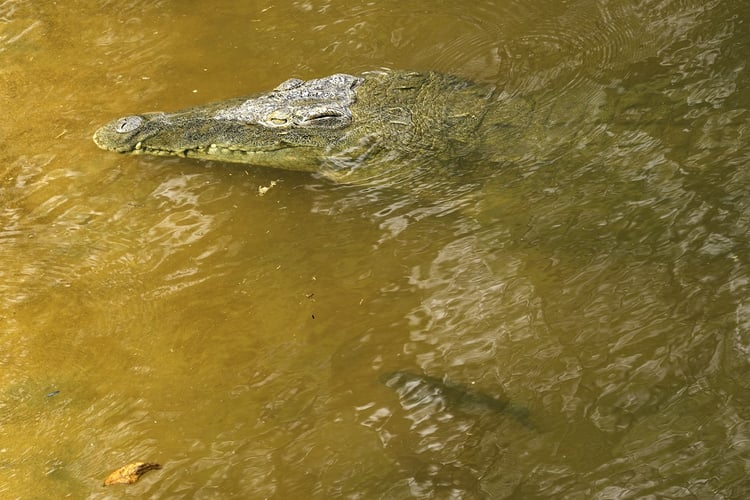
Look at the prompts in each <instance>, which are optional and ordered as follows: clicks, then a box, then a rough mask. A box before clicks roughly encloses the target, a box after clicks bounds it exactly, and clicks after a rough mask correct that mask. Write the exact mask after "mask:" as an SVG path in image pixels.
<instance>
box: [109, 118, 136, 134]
mask: <svg viewBox="0 0 750 500" xmlns="http://www.w3.org/2000/svg"><path fill="white" fill-rule="evenodd" d="M142 123H143V118H141V117H140V116H126V117H125V118H120V119H119V120H117V124H116V125H115V130H116V131H117V132H118V133H120V134H125V133H127V132H132V131H133V130H135V129H137V128H138V127H140V126H141V124H142Z"/></svg>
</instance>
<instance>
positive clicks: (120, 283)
mask: <svg viewBox="0 0 750 500" xmlns="http://www.w3.org/2000/svg"><path fill="white" fill-rule="evenodd" d="M238 3H241V5H239V6H238V5H237V4H238ZM749 12H750V9H748V8H747V5H745V2H729V1H723V2H722V1H709V2H706V1H690V0H686V1H677V0H662V1H657V0H654V1H642V2H636V3H634V2H626V1H622V0H621V1H600V2H596V1H591V0H590V1H581V2H559V1H541V0H537V1H523V2H520V1H519V2H513V1H502V2H477V1H472V2H421V3H414V2H377V3H371V2H350V1H347V2H344V1H328V2H319V1H307V2H304V1H303V2H291V3H282V2H263V1H257V2H190V1H179V2H178V1H161V2H159V1H149V2H136V1H130V2H128V1H119V2H105V1H102V2H93V1H89V2H83V1H67V2H41V1H31V2H29V1H12V0H6V1H4V2H0V60H1V61H2V64H1V65H0V102H2V106H3V110H4V113H3V116H4V118H3V120H2V121H0V145H2V149H0V261H1V262H2V267H0V436H2V439H1V440H0V496H2V497H3V498H61V497H63V496H65V495H69V496H70V497H72V498H117V497H120V496H131V495H134V496H138V497H147V498H167V497H190V498H333V497H351V498H408V497H424V498H427V497H435V498H483V497H484V498H506V497H512V498H535V497H553V498H634V497H644V496H645V497H647V496H651V497H654V498H663V497H669V498H683V497H688V498H693V497H694V498H743V497H745V496H747V495H748V494H750V480H749V479H748V477H750V424H749V423H748V421H749V419H750V333H749V331H748V329H749V328H750V302H749V300H748V296H750V295H749V293H748V288H749V287H750V284H749V279H750V252H748V244H749V242H748V234H749V232H750V231H749V230H750V197H749V195H750V192H749V189H748V186H750V174H748V171H750V170H748V167H749V165H748V164H749V163H750V141H749V140H748V138H749V136H750V114H749V113H748V108H749V107H750V93H749V91H748V88H750V85H749V84H750V74H749V71H750V70H748V66H747V65H748V62H747V61H748V59H749V58H748V56H749V55H750V30H748V23H749V21H750V18H749V17H748V13H749ZM380 67H387V68H399V69H415V70H428V69H429V70H438V71H443V72H449V73H454V74H457V75H461V76H463V77H466V78H469V79H473V80H476V81H479V82H482V83H486V84H494V85H497V86H498V88H502V89H504V90H505V91H506V92H508V93H509V94H515V95H518V96H524V98H527V99H529V101H530V102H533V103H534V107H533V111H531V113H530V114H531V115H532V117H531V118H530V123H531V122H533V124H534V125H533V126H530V129H529V134H534V135H533V136H532V135H529V136H527V137H526V139H527V140H526V142H525V143H524V147H523V148H519V147H517V146H518V144H515V145H504V144H498V152H499V153H503V152H507V151H512V152H513V154H512V158H511V159H508V157H507V155H505V160H504V161H503V162H502V163H499V164H498V163H495V162H494V161H493V160H494V158H490V157H488V158H485V159H479V160H472V161H462V162H460V163H459V162H458V161H457V164H456V170H457V171H460V172H461V175H460V176H446V175H445V174H444V171H442V173H436V174H435V175H434V176H433V175H422V176H421V177H419V179H418V180H417V181H415V182H416V183H411V182H410V183H405V182H398V181H397V180H394V182H393V183H392V184H390V185H389V184H387V183H379V184H378V185H376V186H372V185H361V186H351V185H340V184H339V185H337V184H335V183H332V182H330V181H327V180H325V179H322V178H320V177H316V176H314V175H307V174H302V173H294V172H284V171H273V170H268V169H260V168H253V167H241V166H239V167H238V166H237V165H226V164H219V163H201V162H191V161H187V160H180V159H163V158H142V157H121V156H117V155H114V154H111V153H106V152H104V151H101V150H98V149H97V148H96V147H95V146H94V144H93V143H92V141H91V134H92V133H93V131H94V130H95V129H96V127H98V126H99V125H101V124H103V123H105V122H106V121H108V120H110V119H111V118H114V117H116V116H120V115H124V114H129V113H132V112H141V111H147V110H157V109H161V110H174V109H177V108H180V107H185V106H188V105H192V104H198V103H202V102H207V101H211V100H216V99H221V98H225V97H230V96H235V95H243V94H248V93H252V92H256V91H262V90H267V89H269V88H271V87H273V86H275V85H276V84H278V83H279V82H281V81H283V80H284V79H286V78H289V77H292V76H295V77H301V78H312V77H319V76H323V75H327V74H331V73H334V72H352V73H356V72H361V71H365V70H370V69H376V68H380ZM530 137H531V138H532V140H529V138H530ZM513 147H515V149H511V148H513ZM500 156H503V155H502V154H501V155H500ZM413 167H414V168H417V167H420V168H422V169H424V170H423V171H425V172H428V173H429V172H430V170H429V165H424V164H423V163H420V160H419V158H415V159H414V165H413ZM272 181H276V185H275V186H274V187H272V188H271V189H270V190H269V191H268V192H267V193H266V194H265V195H263V196H260V195H259V191H258V188H259V187H263V186H269V185H270V184H271V182H272ZM417 184H418V185H417ZM415 187H418V188H419V189H418V192H419V195H415V194H414V191H415V190H414V188H415ZM393 371H406V372H409V373H412V374H425V375H428V376H430V377H434V378H435V379H445V380H447V381H449V383H450V384H451V387H459V388H460V387H464V388H466V389H467V393H470V394H473V395H475V396H476V395H479V396H476V397H475V398H474V399H473V400H470V401H469V400H466V399H465V398H464V399H461V398H459V399H455V398H453V399H452V398H451V397H448V396H449V395H445V394H441V393H440V391H439V390H433V391H432V392H429V391H427V392H425V391H422V392H420V393H419V394H417V395H416V397H415V393H414V392H413V391H411V388H410V387H406V386H404V387H398V386H397V387H388V386H387V385H385V384H383V383H382V380H383V378H384V377H387V374H388V373H390V372H393ZM431 380H432V379H431ZM389 385H393V384H389ZM438 389H439V388H438ZM58 391H59V392H58ZM410 391H411V392H410ZM482 396H485V397H490V398H491V399H496V400H509V401H511V402H512V404H513V405H517V407H519V408H524V409H527V410H528V412H529V421H530V422H531V424H530V425H524V423H523V422H521V421H520V420H519V419H518V418H514V417H513V415H510V414H508V412H503V411H495V410H493V409H492V405H488V404H472V401H479V402H480V403H482V401H485V402H486V401H488V400H486V399H482ZM483 409H484V410H483ZM136 460H145V461H152V462H159V463H160V464H162V466H163V469H162V470H160V471H156V472H150V473H148V474H147V475H146V476H144V477H143V479H141V480H140V481H139V482H138V483H136V484H134V485H130V486H112V487H108V488H104V487H103V486H101V484H102V480H103V479H104V477H105V476H106V475H107V474H108V473H109V472H110V471H112V470H114V469H116V468H118V467H120V466H122V465H124V464H126V463H128V462H132V461H136Z"/></svg>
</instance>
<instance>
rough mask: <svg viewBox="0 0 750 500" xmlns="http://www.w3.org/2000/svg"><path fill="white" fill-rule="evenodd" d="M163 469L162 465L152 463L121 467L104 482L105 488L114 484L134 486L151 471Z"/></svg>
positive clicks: (135, 463)
mask: <svg viewBox="0 0 750 500" xmlns="http://www.w3.org/2000/svg"><path fill="white" fill-rule="evenodd" d="M157 469H161V465H159V464H155V463H150V462H133V463H132V464H128V465H126V466H124V467H120V468H119V469H117V470H116V471H114V472H113V473H112V474H110V475H109V476H107V479H105V480H104V486H110V485H112V484H133V483H134V482H136V481H138V480H139V479H140V478H141V476H142V475H144V474H145V473H146V472H148V471H150V470H157Z"/></svg>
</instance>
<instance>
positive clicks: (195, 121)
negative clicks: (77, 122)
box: [94, 71, 528, 179]
mask: <svg viewBox="0 0 750 500" xmlns="http://www.w3.org/2000/svg"><path fill="white" fill-rule="evenodd" d="M505 97H507V96H505ZM505 97H504V96H502V95H501V96H498V95H497V92H496V90H495V89H494V88H493V87H489V86H483V85H479V84H475V83H472V82H469V81H466V80H462V79H460V78H457V77H454V76H450V75H444V74H440V73H433V72H429V73H415V72H401V71H383V72H368V73H364V74H362V75H359V76H353V75H347V74H335V75H332V76H328V77H325V78H319V79H313V80H308V81H302V80H298V79H290V80H287V81H285V82H284V83H282V84H281V85H279V86H278V87H276V88H275V89H274V90H272V91H270V92H266V93H261V94H257V95H253V96H246V97H238V98H233V99H228V100H225V101H220V102H216V103H211V104H207V105H203V106H196V107H192V108H188V109H184V110H181V111H177V112H174V113H144V114H139V115H132V116H127V117H124V118H120V119H117V120H114V121H112V122H110V123H109V124H107V125H105V126H103V127H101V128H100V129H99V130H97V131H96V133H95V134H94V141H95V142H96V144H97V145H98V146H99V147H101V148H103V149H107V150H110V151H115V152H118V153H132V154H153V155H173V156H182V157H187V158H201V159H208V160H218V161H227V162H235V163H246V164H252V165H256V166H267V167H275V168H283V169H289V170H302V171H311V172H321V173H323V174H326V175H328V176H329V177H332V178H336V179H341V178H349V177H350V176H351V177H356V176H352V175H351V174H352V173H353V172H355V171H359V170H362V167H371V166H374V165H392V164H394V163H395V162H396V161H398V160H405V159H406V160H408V159H412V158H422V159H427V160H438V161H440V160H443V161H453V160H456V159H458V158H461V157H464V156H467V155H470V154H473V153H475V152H476V151H478V150H481V149H482V148H483V147H485V146H487V143H488V140H489V142H497V135H498V133H500V134H507V132H508V131H511V132H512V131H515V129H517V128H519V127H523V126H525V124H526V123H527V121H528V120H527V117H524V116H522V115H523V112H522V111H519V110H518V109H525V108H523V107H522V108H518V102H520V101H519V100H517V99H515V98H510V99H507V100H508V101H509V102H510V101H512V103H511V104H510V105H509V104H508V103H506V102H504V101H505V100H506V99H505ZM498 111H499V112H498ZM368 170H369V168H368Z"/></svg>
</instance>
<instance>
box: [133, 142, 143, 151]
mask: <svg viewBox="0 0 750 500" xmlns="http://www.w3.org/2000/svg"><path fill="white" fill-rule="evenodd" d="M142 145H143V143H142V142H141V141H138V142H137V143H136V144H135V149H137V150H138V149H141V146H142Z"/></svg>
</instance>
